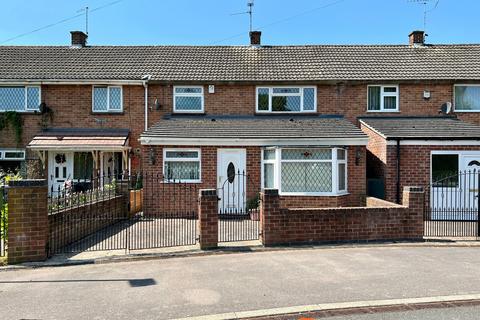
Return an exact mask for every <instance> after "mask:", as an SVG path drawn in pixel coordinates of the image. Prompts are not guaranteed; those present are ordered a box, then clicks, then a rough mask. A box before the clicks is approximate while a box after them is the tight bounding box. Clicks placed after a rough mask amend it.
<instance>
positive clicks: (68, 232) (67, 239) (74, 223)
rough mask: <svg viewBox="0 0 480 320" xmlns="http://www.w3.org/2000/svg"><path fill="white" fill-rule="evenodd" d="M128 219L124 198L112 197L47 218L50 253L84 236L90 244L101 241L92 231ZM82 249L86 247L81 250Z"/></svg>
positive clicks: (56, 213)
mask: <svg viewBox="0 0 480 320" xmlns="http://www.w3.org/2000/svg"><path fill="white" fill-rule="evenodd" d="M127 217H128V210H127V206H126V202H125V196H124V195H121V196H115V197H113V198H111V199H106V200H100V201H96V202H92V203H89V204H87V205H81V206H76V207H72V208H68V209H64V210H60V211H55V212H53V213H52V214H49V215H48V234H49V244H48V245H49V248H50V252H58V251H59V250H61V248H63V247H64V246H67V245H69V244H71V243H73V242H75V241H77V240H80V239H82V238H84V237H86V236H88V235H92V237H93V238H92V242H91V244H92V245H95V243H96V241H101V240H103V239H101V237H100V236H95V235H94V234H95V232H96V231H99V230H101V229H103V228H105V227H107V226H110V225H113V224H115V223H119V222H121V221H123V220H125V219H126V218H127ZM85 249H86V248H85Z"/></svg>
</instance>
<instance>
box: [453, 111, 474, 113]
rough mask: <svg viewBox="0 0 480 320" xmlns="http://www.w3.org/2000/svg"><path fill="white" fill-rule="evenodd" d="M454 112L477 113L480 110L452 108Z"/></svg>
mask: <svg viewBox="0 0 480 320" xmlns="http://www.w3.org/2000/svg"><path fill="white" fill-rule="evenodd" d="M453 112H455V113H478V112H480V110H453Z"/></svg>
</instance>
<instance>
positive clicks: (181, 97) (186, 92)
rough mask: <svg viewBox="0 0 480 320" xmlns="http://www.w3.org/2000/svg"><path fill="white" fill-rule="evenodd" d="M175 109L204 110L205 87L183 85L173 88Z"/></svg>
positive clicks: (184, 110)
mask: <svg viewBox="0 0 480 320" xmlns="http://www.w3.org/2000/svg"><path fill="white" fill-rule="evenodd" d="M173 111H174V112H188V113H201V112H203V87H201V86H188V87H187V86H181V87H174V88H173Z"/></svg>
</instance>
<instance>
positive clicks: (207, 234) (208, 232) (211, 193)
mask: <svg viewBox="0 0 480 320" xmlns="http://www.w3.org/2000/svg"><path fill="white" fill-rule="evenodd" d="M198 200H199V201H198V233H199V236H200V249H202V250H206V249H213V248H216V247H217V246H218V196H217V190H215V189H203V190H200V192H199V199H198Z"/></svg>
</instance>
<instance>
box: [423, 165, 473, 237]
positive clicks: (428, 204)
mask: <svg viewBox="0 0 480 320" xmlns="http://www.w3.org/2000/svg"><path fill="white" fill-rule="evenodd" d="M425 200H426V201H425V213H424V222H425V230H424V231H425V237H449V238H469V239H472V238H475V239H477V240H478V239H479V236H480V223H479V219H480V215H479V212H480V171H477V170H473V171H463V172H458V173H457V174H455V175H450V176H448V177H445V178H442V179H440V180H437V181H434V182H432V183H431V184H430V185H429V187H428V188H427V190H426V196H425Z"/></svg>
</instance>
